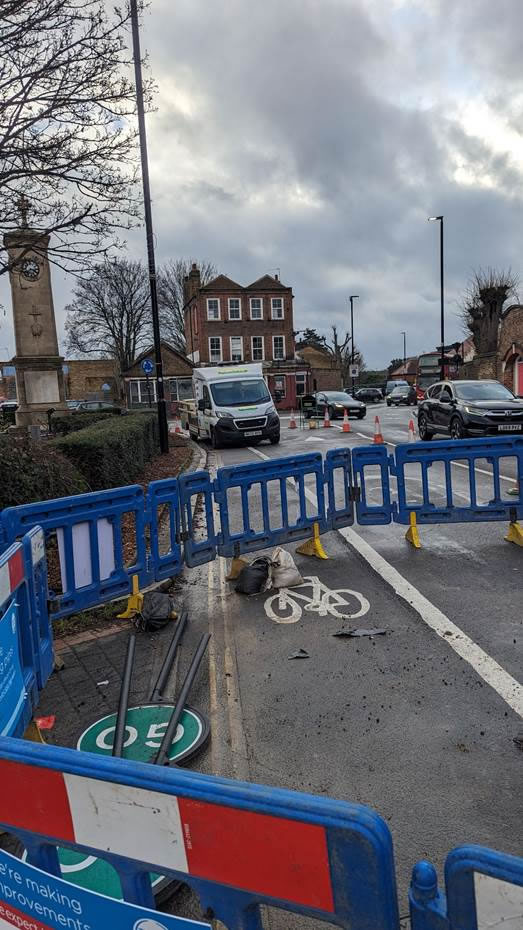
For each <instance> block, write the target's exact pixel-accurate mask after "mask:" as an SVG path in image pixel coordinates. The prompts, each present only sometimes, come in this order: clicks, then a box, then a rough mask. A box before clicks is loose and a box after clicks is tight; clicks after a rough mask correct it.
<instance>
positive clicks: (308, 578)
mask: <svg viewBox="0 0 523 930" xmlns="http://www.w3.org/2000/svg"><path fill="white" fill-rule="evenodd" d="M310 587H312V596H310V595H308V594H303V592H302V591H301V589H302V588H310ZM344 594H348V595H349V597H351V598H353V599H354V600H356V601H357V602H358V604H359V607H358V608H357V610H356V613H353V614H349V613H344V612H343V611H341V612H340V611H338V610H337V608H338V607H349V606H350V604H349V602H348V601H347V600H345V598H344V597H343V595H344ZM298 600H300V601H305V610H307V611H313V612H315V613H317V614H318V615H319V616H320V617H326V616H327V614H331V615H332V616H333V617H337V618H338V620H356V619H357V618H358V617H363V616H365V614H366V613H368V612H369V610H370V604H369V602H368V600H367V598H366V597H364V596H363V594H360V593H359V591H352V590H351V589H350V588H336V589H331V588H328V587H327V585H325V584H323V582H322V581H320V579H319V578H318V576H317V575H305V576H304V579H303V584H300V585H296V586H295V587H294V588H280V589H279V591H278V592H277V593H275V594H271V596H270V597H268V598H267V600H266V601H265V604H264V608H265V613H266V614H267V616H268V618H269V620H274V622H275V623H297V622H298V620H299V619H300V618H301V616H302V608H301V606H300V605H299V604H297V603H296V601H298ZM273 605H274V607H273ZM289 611H290V613H289Z"/></svg>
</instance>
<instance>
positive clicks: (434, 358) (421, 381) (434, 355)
mask: <svg viewBox="0 0 523 930" xmlns="http://www.w3.org/2000/svg"><path fill="white" fill-rule="evenodd" d="M457 347H458V348H459V343H457V344H456V345H453V346H452V347H450V349H449V347H448V346H446V347H445V350H446V351H445V366H444V377H445V378H449V380H452V379H453V378H457V377H458V376H459V366H460V364H461V356H460V355H459V354H458V350H457ZM449 351H450V352H454V355H449ZM454 359H455V361H454ZM440 379H441V354H440V352H425V353H424V354H423V355H420V356H419V357H418V367H417V371H416V390H417V393H418V399H421V398H422V397H423V395H424V394H425V391H426V390H427V388H429V387H430V386H431V384H435V383H436V381H439V380H440Z"/></svg>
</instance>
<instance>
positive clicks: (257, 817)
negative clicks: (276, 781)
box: [0, 738, 399, 930]
mask: <svg viewBox="0 0 523 930" xmlns="http://www.w3.org/2000/svg"><path fill="white" fill-rule="evenodd" d="M0 779H1V784H2V792H0V825H1V826H2V828H4V829H6V830H8V831H9V832H10V833H12V834H14V835H15V836H18V838H19V839H20V840H21V842H22V843H23V844H24V846H25V847H26V849H27V853H28V855H27V858H28V861H29V863H30V864H31V865H35V866H37V867H39V868H42V869H44V870H45V871H48V872H50V873H52V874H55V875H58V874H59V865H58V859H57V854H56V845H59V846H65V847H68V848H70V849H76V850H78V851H81V852H82V853H85V854H87V855H94V856H95V857H97V858H102V859H104V860H107V861H108V862H110V863H111V864H112V865H113V866H114V868H115V869H116V871H117V872H118V874H119V876H120V880H121V884H122V890H123V897H124V898H125V900H127V901H130V902H132V903H135V904H140V905H143V906H146V907H151V906H153V895H152V890H151V883H150V878H149V873H150V872H157V873H160V874H162V875H166V876H170V877H171V876H172V877H173V878H177V879H180V880H182V881H184V882H186V883H187V884H188V885H189V886H190V887H191V888H193V889H194V890H195V891H196V892H197V894H198V895H199V898H200V903H201V906H202V910H204V911H206V912H207V914H208V915H209V916H211V915H212V916H213V917H215V918H217V919H218V920H221V921H222V922H223V923H224V924H225V926H226V927H227V928H228V930H262V921H261V916H260V905H272V906H275V907H278V908H281V909H283V910H286V911H291V912H294V913H297V914H303V915H305V916H308V917H311V918H317V919H318V920H320V921H330V922H331V923H335V924H336V925H337V926H339V927H342V928H346V930H349V928H350V930H399V916H398V906H397V896H396V885H395V873H394V859H393V851H392V841H391V837H390V833H389V830H388V827H387V825H386V824H385V822H384V821H383V820H382V819H381V818H380V817H379V816H378V815H377V814H375V813H374V812H373V811H371V810H370V809H368V808H365V807H363V806H361V805H357V804H349V803H346V802H343V801H333V800H330V799H327V798H319V797H314V796H312V795H307V794H302V793H297V792H292V791H285V790H282V789H278V788H268V787H265V786H260V785H251V784H247V783H245V782H238V781H232V780H229V779H226V778H213V777H211V776H206V775H200V774H198V773H195V772H189V771H183V770H182V769H169V768H164V767H162V766H152V765H144V764H141V763H135V762H129V761H127V760H123V759H113V758H110V757H105V758H102V757H100V756H96V755H94V754H91V753H83V752H78V751H75V750H71V749H61V748H57V747H54V746H34V745H31V744H29V743H25V742H23V741H20V740H13V739H7V738H4V739H0ZM137 857H139V858H137Z"/></svg>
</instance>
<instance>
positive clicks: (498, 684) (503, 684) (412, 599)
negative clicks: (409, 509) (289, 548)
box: [249, 446, 523, 717]
mask: <svg viewBox="0 0 523 930" xmlns="http://www.w3.org/2000/svg"><path fill="white" fill-rule="evenodd" d="M249 450H250V451H251V452H254V453H255V455H258V456H259V457H260V458H261V459H270V456H269V455H265V453H264V452H260V450H259V449H256V448H254V446H249ZM304 491H305V494H306V496H307V497H308V499H309V500H310V501H311V503H312V504H314V505H315V506H317V500H316V495H315V494H314V492H313V491H311V490H310V489H309V488H304ZM338 533H340V534H341V535H342V536H343V538H344V539H346V540H347V542H348V543H349V545H351V546H352V547H353V548H354V549H356V551H357V552H358V553H359V554H360V555H361V556H362V558H364V559H365V561H366V562H368V564H369V565H370V566H371V568H373V569H374V571H375V572H376V573H377V574H378V575H379V576H380V578H383V580H384V581H386V582H387V584H389V585H390V586H391V588H392V589H393V591H394V592H395V594H397V595H398V597H401V598H402V599H403V600H404V601H406V602H407V604H410V606H411V607H412V608H413V609H414V610H415V611H416V613H417V614H419V616H420V617H421V619H422V620H423V622H424V623H426V624H427V626H429V627H430V628H431V629H432V630H434V632H435V633H437V635H438V636H439V637H440V638H441V639H442V640H443V641H444V642H446V643H447V645H448V646H450V648H451V649H453V650H454V652H456V653H457V654H458V655H459V656H460V657H461V658H462V659H464V661H465V662H468V664H469V665H471V666H472V668H473V669H474V671H475V672H476V673H477V674H478V675H479V676H480V678H482V679H483V681H486V682H487V684H489V685H490V686H491V688H493V689H494V691H496V692H497V693H498V694H499V696H500V697H501V698H503V700H504V701H505V702H506V703H507V704H508V705H509V707H511V708H512V710H514V711H515V712H516V714H518V715H519V716H520V717H523V686H522V685H521V684H520V683H519V682H518V681H516V679H515V678H512V676H511V675H509V673H508V672H506V671H505V669H504V668H502V666H501V665H499V663H498V662H496V660H495V659H493V658H492V657H491V656H489V655H488V653H486V652H484V650H483V649H481V647H480V646H478V645H477V644H476V643H475V642H474V640H472V639H470V637H469V636H467V634H466V633H464V632H463V630H461V629H460V628H459V627H458V626H457V625H456V624H455V623H453V622H452V620H449V618H448V617H447V616H446V615H445V614H444V613H443V611H441V610H439V608H438V607H435V606H434V604H432V603H431V602H430V601H429V600H428V598H426V597H425V596H424V595H423V594H422V593H421V591H418V589H417V588H416V587H414V585H413V584H411V583H410V581H407V579H406V578H404V577H403V575H401V574H400V573H399V572H398V571H397V569H395V568H394V567H393V566H392V565H391V564H390V563H389V562H387V560H386V559H384V558H383V556H382V555H380V554H379V552H376V550H375V549H373V547H372V546H370V545H369V543H368V542H366V541H365V540H364V539H363V538H362V537H361V536H360V535H359V533H356V531H355V530H353V529H351V528H350V527H344V528H343V529H339V530H338ZM446 633H451V635H450V636H446V635H445V634H446Z"/></svg>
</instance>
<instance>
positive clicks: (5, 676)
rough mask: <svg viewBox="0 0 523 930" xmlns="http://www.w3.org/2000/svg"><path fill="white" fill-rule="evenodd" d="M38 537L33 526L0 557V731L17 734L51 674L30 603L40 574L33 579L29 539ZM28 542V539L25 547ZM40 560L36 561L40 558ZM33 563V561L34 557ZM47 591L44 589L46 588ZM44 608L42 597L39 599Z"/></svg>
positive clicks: (35, 596) (37, 589)
mask: <svg viewBox="0 0 523 930" xmlns="http://www.w3.org/2000/svg"><path fill="white" fill-rule="evenodd" d="M38 538H40V540H41V538H42V531H41V530H39V529H37V528H35V529H34V530H33V531H32V534H31V536H30V537H29V539H26V540H24V543H23V544H22V543H14V544H13V545H12V546H10V547H9V548H8V549H6V551H5V552H4V553H3V554H2V555H1V556H0V733H1V734H2V735H9V736H21V735H22V734H23V733H24V732H25V730H26V728H27V725H28V723H29V722H30V720H31V717H32V715H33V710H34V708H35V707H36V706H37V704H38V695H39V688H41V687H43V685H44V684H45V681H46V680H47V678H48V677H49V674H50V669H48V664H47V657H46V653H47V649H46V645H45V644H44V646H43V653H42V654H41V653H40V644H39V642H38V638H37V637H38V632H39V628H40V627H41V626H45V624H44V623H43V622H42V621H40V622H39V625H38V627H37V628H35V621H36V622H38V618H34V617H33V614H32V605H33V603H34V601H35V600H36V599H38V600H39V602H40V603H41V597H42V591H41V588H40V583H41V581H42V576H41V575H39V576H38V577H36V578H33V579H32V587H31V588H30V585H29V578H30V577H31V576H32V574H33V557H32V555H31V542H34V541H35V540H37V539H38ZM26 543H28V544H29V546H28V548H27V547H26ZM38 561H39V560H38ZM35 564H37V562H36V561H35ZM44 591H45V588H44ZM42 606H43V608H44V609H45V600H44V602H43V605H42Z"/></svg>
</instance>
